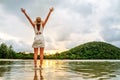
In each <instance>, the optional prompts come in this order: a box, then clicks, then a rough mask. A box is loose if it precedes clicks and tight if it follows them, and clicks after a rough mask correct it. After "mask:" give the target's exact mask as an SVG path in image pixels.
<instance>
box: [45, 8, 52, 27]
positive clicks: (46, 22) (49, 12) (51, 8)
mask: <svg viewBox="0 0 120 80" xmlns="http://www.w3.org/2000/svg"><path fill="white" fill-rule="evenodd" d="M53 10H54V9H53V7H52V8H50V11H49V13H48V15H47V17H46V19H45V21H44V22H43V27H44V26H45V24H46V23H47V21H48V18H49V17H50V14H51V12H53Z"/></svg>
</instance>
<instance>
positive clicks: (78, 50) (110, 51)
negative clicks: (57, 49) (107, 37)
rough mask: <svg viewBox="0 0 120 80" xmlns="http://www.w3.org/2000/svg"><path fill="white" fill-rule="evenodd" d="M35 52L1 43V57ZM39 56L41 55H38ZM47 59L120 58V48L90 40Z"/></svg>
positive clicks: (31, 55)
mask: <svg viewBox="0 0 120 80" xmlns="http://www.w3.org/2000/svg"><path fill="white" fill-rule="evenodd" d="M33 56H34V54H33V53H29V54H25V52H19V53H17V52H15V51H14V50H13V48H12V46H7V45H6V44H5V43H2V44H1V45H0V58H4V59H5V58H7V59H33ZM38 58H39V55H38ZM44 58H45V59H120V48H118V47H116V46H114V45H111V44H109V43H105V42H88V43H85V44H82V45H79V46H76V47H74V48H72V49H70V50H68V51H64V52H61V53H56V54H52V55H44Z"/></svg>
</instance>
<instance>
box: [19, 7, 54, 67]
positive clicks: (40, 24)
mask: <svg viewBox="0 0 120 80" xmlns="http://www.w3.org/2000/svg"><path fill="white" fill-rule="evenodd" d="M53 10H54V9H53V8H50V11H49V13H48V15H47V17H46V19H45V20H44V21H42V20H41V18H40V17H36V20H35V22H33V21H32V20H31V18H30V17H29V16H28V15H27V13H26V11H25V9H23V8H21V11H22V12H23V13H24V15H25V16H26V18H27V19H28V20H29V22H30V23H31V25H32V27H33V28H34V32H35V37H34V42H33V45H32V47H33V48H34V65H35V68H36V67H37V56H38V50H39V49H40V66H39V67H40V68H42V63H43V53H44V47H45V43H44V37H43V30H44V27H45V24H46V22H47V21H48V18H49V16H50V14H51V12H53Z"/></svg>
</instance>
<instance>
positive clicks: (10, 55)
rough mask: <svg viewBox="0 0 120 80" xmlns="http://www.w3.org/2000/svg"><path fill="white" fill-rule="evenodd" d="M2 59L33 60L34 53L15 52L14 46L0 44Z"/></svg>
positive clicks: (0, 56) (0, 57)
mask: <svg viewBox="0 0 120 80" xmlns="http://www.w3.org/2000/svg"><path fill="white" fill-rule="evenodd" d="M0 59H33V53H29V54H25V52H19V53H17V52H15V51H14V49H13V47H12V45H10V46H7V45H6V44H5V43H2V44H0Z"/></svg>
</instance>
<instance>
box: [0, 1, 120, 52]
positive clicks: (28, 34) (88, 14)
mask: <svg viewBox="0 0 120 80" xmlns="http://www.w3.org/2000/svg"><path fill="white" fill-rule="evenodd" d="M50 7H54V12H53V13H52V14H51V16H50V18H49V20H48V22H47V24H46V26H45V29H44V37H45V44H46V48H45V49H46V50H54V49H60V50H61V49H70V48H73V47H75V46H77V45H80V44H84V43H86V42H90V41H104V42H107V43H111V44H113V45H116V46H118V47H120V0H34V1H33V0H0V42H5V43H7V44H8V45H12V46H13V48H14V49H15V50H16V51H29V52H32V51H33V49H32V47H31V45H32V43H33V39H34V31H33V28H32V26H31V25H30V23H29V22H28V20H27V19H26V17H25V16H24V15H23V14H22V13H21V11H20V8H25V9H26V12H27V14H28V15H29V16H30V17H31V19H32V20H33V21H34V20H35V18H36V17H37V16H40V17H41V18H42V20H44V19H45V18H46V16H47V14H48V12H49V8H50Z"/></svg>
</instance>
